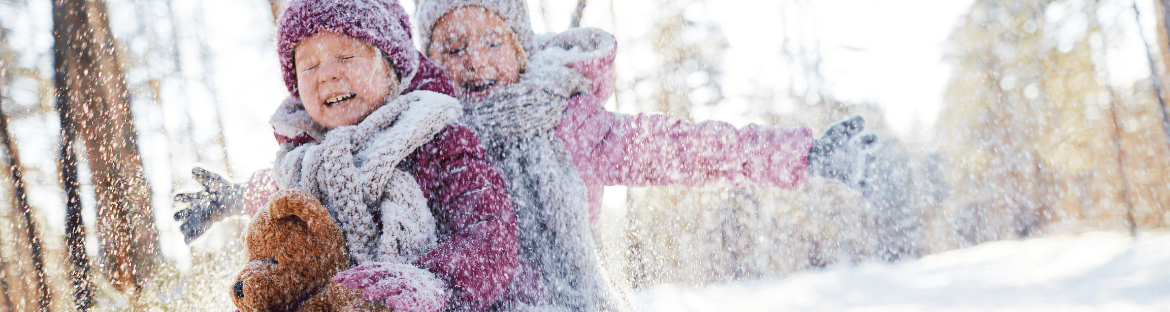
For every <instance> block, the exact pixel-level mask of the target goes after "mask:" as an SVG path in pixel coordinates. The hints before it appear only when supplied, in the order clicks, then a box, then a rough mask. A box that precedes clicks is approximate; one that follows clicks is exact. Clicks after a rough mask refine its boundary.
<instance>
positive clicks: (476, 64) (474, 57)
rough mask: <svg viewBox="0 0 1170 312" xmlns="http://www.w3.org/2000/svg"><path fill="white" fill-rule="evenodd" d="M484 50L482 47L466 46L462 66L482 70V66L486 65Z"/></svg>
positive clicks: (471, 69)
mask: <svg viewBox="0 0 1170 312" xmlns="http://www.w3.org/2000/svg"><path fill="white" fill-rule="evenodd" d="M485 52H486V51H483V49H479V48H476V47H468V48H467V56H466V57H464V58H463V67H464V68H467V69H468V70H470V71H479V70H482V69H483V68H484V65H487V64H485V61H486V57H484V54H485Z"/></svg>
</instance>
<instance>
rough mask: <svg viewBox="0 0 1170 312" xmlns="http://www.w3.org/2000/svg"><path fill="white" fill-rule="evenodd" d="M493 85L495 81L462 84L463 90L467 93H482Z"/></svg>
mask: <svg viewBox="0 0 1170 312" xmlns="http://www.w3.org/2000/svg"><path fill="white" fill-rule="evenodd" d="M494 85H496V81H495V80H480V81H475V82H469V83H465V84H463V90H467V92H468V93H476V92H483V91H486V90H487V89H491V87H492V86H494Z"/></svg>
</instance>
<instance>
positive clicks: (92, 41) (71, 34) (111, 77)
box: [53, 0, 159, 298]
mask: <svg viewBox="0 0 1170 312" xmlns="http://www.w3.org/2000/svg"><path fill="white" fill-rule="evenodd" d="M53 19H54V23H53V33H54V37H55V38H56V41H55V42H54V56H55V57H56V58H58V59H57V60H56V61H55V62H54V63H55V64H54V65H56V66H57V67H56V68H55V70H56V71H57V72H58V75H63V77H64V79H63V80H64V81H63V85H64V86H65V87H64V89H65V90H66V91H65V92H64V93H65V94H64V95H63V98H64V99H65V100H66V101H65V105H61V108H62V109H64V110H65V112H66V114H67V115H68V116H72V119H73V120H72V121H73V123H74V125H73V126H75V127H71V128H74V129H73V130H76V132H75V133H74V134H76V135H79V137H80V138H81V139H82V140H83V142H85V150H86V155H87V159H88V160H89V168H90V171H91V172H92V176H93V186H94V191H95V193H96V194H95V195H96V196H95V197H96V198H97V223H96V225H97V234H98V243H99V258H100V261H101V262H102V263H103V268H104V271H105V273H106V274H108V275H109V277H110V281H111V282H112V283H113V284H114V286H115V287H116V288H118V289H119V290H121V291H125V292H128V293H131V295H132V296H131V297H132V298H133V294H136V293H137V290H139V289H140V288H141V287H142V286H143V283H144V281H145V278H146V277H147V276H149V274H150V272H151V271H152V269H153V266H154V263H155V260H156V259H157V257H158V255H159V249H158V239H157V237H158V234H157V230H156V229H155V227H154V214H153V212H152V211H151V206H150V198H151V194H150V186H149V185H148V184H147V181H146V178H145V176H144V174H143V169H142V159H141V157H140V156H139V154H138V143H137V132H136V130H135V126H134V118H133V116H132V115H131V112H130V105H129V102H128V98H127V92H126V85H125V78H124V74H123V73H122V67H121V64H119V62H118V60H117V58H116V56H115V45H114V38H113V34H112V33H110V26H109V18H108V17H107V15H106V6H105V3H103V2H102V1H100V0H88V1H86V0H55V1H53Z"/></svg>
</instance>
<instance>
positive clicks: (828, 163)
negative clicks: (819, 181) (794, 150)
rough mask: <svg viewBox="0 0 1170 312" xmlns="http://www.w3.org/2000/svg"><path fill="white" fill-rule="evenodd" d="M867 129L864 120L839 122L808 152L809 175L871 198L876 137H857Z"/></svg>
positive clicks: (852, 118) (856, 119) (855, 117)
mask: <svg viewBox="0 0 1170 312" xmlns="http://www.w3.org/2000/svg"><path fill="white" fill-rule="evenodd" d="M864 129H865V119H864V118H861V116H853V117H851V118H849V119H846V120H843V121H838V122H837V123H835V124H833V126H832V127H829V130H828V131H825V135H823V136H821V138H820V139H817V140H816V141H814V142H813V146H812V149H810V150H809V152H808V167H809V172H810V173H811V174H813V175H817V176H822V177H826V178H831V179H836V180H838V181H841V182H842V183H845V185H848V186H849V187H850V188H853V189H855V190H858V191H860V192H862V194H866V195H867V196H868V192H867V190H868V189H869V184H870V180H872V179H873V178H874V171H875V170H873V163H874V160H875V159H876V157H875V156H874V153H873V152H874V148H875V147H876V146H877V142H878V138H877V135H873V134H867V135H862V136H858V134H860V133H861V131H862V130H864Z"/></svg>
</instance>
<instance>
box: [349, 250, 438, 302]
mask: <svg viewBox="0 0 1170 312" xmlns="http://www.w3.org/2000/svg"><path fill="white" fill-rule="evenodd" d="M333 282H336V283H339V284H341V285H342V286H345V287H346V288H349V289H361V290H362V297H364V298H365V299H366V300H369V301H382V303H383V304H385V305H386V307H388V308H390V310H392V311H414V312H439V311H443V310H444V309H446V308H447V302H448V300H449V299H450V292H448V291H447V283H446V282H445V281H443V280H441V279H439V278H438V277H436V276H435V274H433V273H431V272H430V271H427V270H424V269H420V268H418V267H415V266H413V265H410V264H406V263H394V262H368V263H366V264H362V265H359V266H356V267H352V268H349V269H348V270H345V271H341V272H340V273H337V275H335V276H333Z"/></svg>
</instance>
